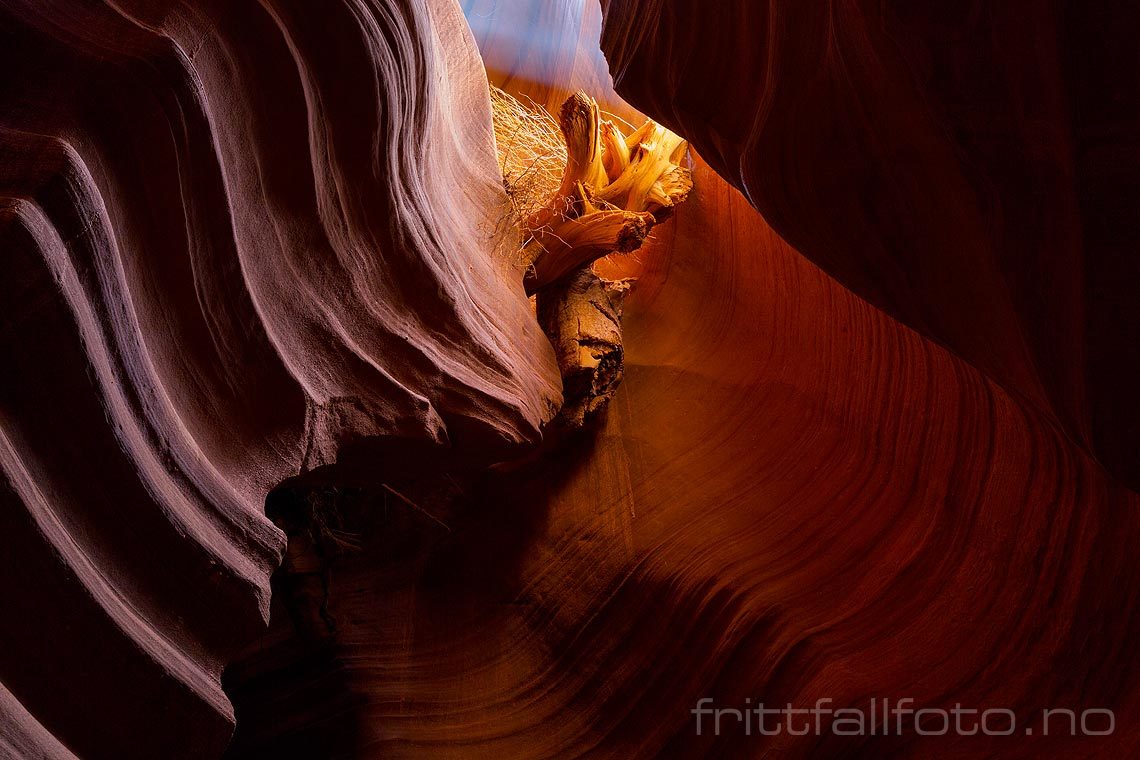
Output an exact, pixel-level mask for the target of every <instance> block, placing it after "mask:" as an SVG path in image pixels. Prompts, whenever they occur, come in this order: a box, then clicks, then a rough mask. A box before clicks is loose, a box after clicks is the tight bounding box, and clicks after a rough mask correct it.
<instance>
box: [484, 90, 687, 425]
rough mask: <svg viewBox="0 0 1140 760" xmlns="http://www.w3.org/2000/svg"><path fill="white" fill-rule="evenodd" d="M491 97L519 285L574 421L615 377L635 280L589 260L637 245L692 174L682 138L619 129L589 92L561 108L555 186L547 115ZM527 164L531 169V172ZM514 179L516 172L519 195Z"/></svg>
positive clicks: (565, 416)
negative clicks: (541, 193) (517, 243)
mask: <svg viewBox="0 0 1140 760" xmlns="http://www.w3.org/2000/svg"><path fill="white" fill-rule="evenodd" d="M492 103H493V105H494V107H495V116H496V125H495V131H496V136H497V140H498V142H499V151H500V166H501V167H502V169H503V177H504V183H505V184H506V186H507V192H508V195H511V197H512V201H513V202H514V203H515V208H516V210H522V209H525V212H526V213H525V218H523V219H522V226H523V229H524V232H525V234H526V243H525V245H524V247H523V259H524V263H525V264H526V265H527V273H526V276H525V279H524V284H525V286H526V290H527V292H528V293H530V294H537V309H538V318H539V322H540V324H541V325H542V328H543V330H544V331H545V333H546V336H547V337H548V338H549V339H550V342H551V343H552V344H553V345H554V349H555V354H556V356H557V358H558V365H559V369H560V370H561V373H562V384H563V399H564V400H563V408H562V412H561V413H560V416H559V419H560V422H561V423H562V424H563V425H565V426H568V427H581V426H582V425H583V424H584V423H585V421H586V420H587V419H589V417H590V416H591V415H593V414H594V413H596V412H597V411H599V410H600V409H602V408H603V407H604V406H605V404H606V402H607V401H608V400H609V398H610V397H611V396H612V395H613V394H614V393H615V392H616V390H617V386H618V384H619V382H620V381H621V377H622V372H623V356H624V352H623V348H622V337H621V311H622V301H623V299H624V296H625V293H626V292H627V291H628V290H629V288H630V286H631V285H632V280H621V281H607V280H605V279H603V278H601V277H599V276H598V275H597V274H595V273H594V271H593V268H592V265H593V262H594V261H596V260H597V259H599V258H601V257H603V256H607V255H609V254H611V253H629V252H631V251H634V250H637V249H638V248H640V247H641V245H642V243H643V242H644V241H645V239H646V238H647V237H648V235H649V232H650V230H652V229H653V226H654V225H655V224H659V223H660V222H662V221H664V220H665V219H667V218H668V217H669V216H670V214H671V213H672V211H673V208H674V207H675V206H676V205H677V204H678V203H681V202H682V201H684V200H685V198H687V197H688V194H689V191H690V190H691V189H692V185H693V182H692V176H691V174H690V172H689V170H688V169H686V168H684V167H682V166H680V165H679V164H680V162H681V161H682V160H683V158H684V155H685V150H686V148H687V145H686V143H685V141H684V140H682V139H681V138H680V137H679V136H677V135H675V134H673V133H672V132H670V131H669V130H667V129H665V128H663V127H661V126H659V125H657V124H656V123H654V122H652V121H646V122H645V123H644V124H643V125H642V126H641V127H639V128H637V129H636V130H635V131H633V132H632V133H631V134H629V135H626V134H624V133H623V132H622V130H621V128H620V127H619V126H618V125H617V124H615V123H614V121H612V120H610V119H604V118H602V114H601V112H600V111H599V109H598V104H597V103H596V102H595V101H594V100H593V99H592V98H590V97H589V96H588V95H585V94H584V93H581V92H578V93H575V94H574V95H572V96H570V97H569V98H568V99H567V100H566V102H565V103H563V104H562V109H561V111H560V113H559V119H558V129H559V130H560V131H561V133H562V139H563V140H564V141H565V169H564V170H563V172H562V176H561V178H560V179H559V180H557V185H556V188H555V183H554V181H553V176H552V172H551V168H552V167H551V166H550V160H549V159H550V156H551V155H553V154H554V153H555V152H557V153H561V150H560V147H561V146H552V144H551V143H552V129H551V125H550V124H549V122H548V121H547V120H543V119H541V118H531V117H529V116H527V114H526V112H525V109H524V107H523V106H521V104H519V103H518V102H517V101H514V100H513V99H512V98H510V96H509V95H506V94H505V93H503V92H502V91H496V92H495V93H494V97H493V98H492ZM528 130H529V131H528ZM528 135H529V138H530V139H529V143H528V141H527V138H528ZM516 157H529V158H528V159H524V160H530V161H532V162H533V164H532V165H531V166H526V167H520V166H518V165H517V164H518V163H519V159H518V158H516ZM532 166H533V167H535V168H536V169H537V171H530V169H531V168H532ZM512 178H519V179H516V180H515V181H516V182H517V183H518V187H517V192H512V191H513V190H515V189H516V187H515V186H513V185H512ZM523 178H525V180H524V179H523ZM542 179H548V180H549V185H550V189H551V192H550V197H549V200H548V201H547V202H546V203H544V204H542V205H541V206H539V207H538V208H537V210H535V209H534V205H536V204H533V199H534V197H535V188H536V184H537V182H538V181H539V180H542ZM524 182H525V184H523V183H524Z"/></svg>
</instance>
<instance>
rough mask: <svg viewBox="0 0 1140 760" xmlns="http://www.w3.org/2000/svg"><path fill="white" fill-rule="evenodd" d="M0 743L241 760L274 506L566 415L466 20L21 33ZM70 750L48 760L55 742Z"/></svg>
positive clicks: (332, 13) (12, 30)
mask: <svg viewBox="0 0 1140 760" xmlns="http://www.w3.org/2000/svg"><path fill="white" fill-rule="evenodd" d="M0 30H2V33H3V35H2V36H3V40H4V43H3V45H0V59H2V61H0V65H2V66H3V70H4V72H5V75H4V78H3V82H2V83H0V236H2V237H3V241H4V242H3V249H4V251H5V258H4V262H3V267H4V271H3V276H2V277H0V292H2V293H3V304H4V307H3V312H4V315H5V316H4V323H3V327H2V329H0V336H2V344H3V355H4V356H5V357H6V359H5V362H6V366H5V372H4V380H3V385H2V388H3V395H2V397H0V401H2V403H0V469H2V471H3V473H4V476H5V479H4V483H5V486H4V488H3V490H2V491H0V493H2V494H3V501H4V504H3V509H2V510H0V514H2V518H0V519H2V520H3V523H4V524H3V534H4V544H5V549H4V551H3V552H0V556H2V559H0V567H2V568H3V577H4V578H5V580H6V588H7V590H8V599H9V601H8V603H7V605H6V609H5V612H4V614H3V615H2V616H0V641H2V642H3V647H2V649H0V683H2V684H3V687H4V699H5V704H6V705H7V706H8V707H10V708H11V709H5V710H4V711H3V714H2V716H0V720H2V721H3V726H4V727H3V729H2V730H0V734H3V736H4V737H5V741H7V742H8V744H9V745H10V748H11V747H15V749H12V751H13V752H15V753H17V754H20V755H28V754H36V753H43V755H44V756H64V755H66V754H67V752H66V751H65V750H64V747H66V748H67V749H68V750H70V751H72V752H75V753H77V754H79V755H81V756H83V757H125V756H138V757H202V756H211V755H217V754H219V753H220V752H221V751H222V749H223V748H224V747H225V745H226V742H227V740H228V737H229V733H230V731H231V729H232V722H233V715H232V710H231V708H230V705H229V702H228V700H227V698H226V697H225V695H224V694H223V693H222V691H221V689H220V686H219V675H220V672H221V669H222V667H223V666H224V665H225V664H226V663H227V662H228V660H229V659H230V658H231V657H232V655H233V653H234V652H235V651H236V650H237V649H238V648H239V647H240V646H242V645H244V644H245V643H246V642H248V641H249V640H251V639H252V638H253V637H254V636H255V635H256V634H257V632H258V631H259V630H260V629H261V628H262V627H263V626H264V622H265V617H266V615H267V613H268V606H269V589H268V576H269V573H270V572H271V571H272V570H273V568H275V567H276V565H277V563H278V561H279V559H280V556H281V552H282V545H283V540H282V536H281V534H280V532H279V531H277V530H276V529H275V528H274V527H273V526H272V525H271V524H270V523H269V522H268V521H267V520H266V519H265V518H264V516H263V505H262V502H263V499H264V497H265V494H266V493H267V492H268V490H269V489H270V488H271V487H272V486H273V485H275V484H276V483H277V482H279V481H280V480H282V479H283V478H285V477H287V476H289V475H292V474H294V473H296V472H297V471H298V470H299V469H300V468H307V467H312V466H317V465H320V464H324V463H326V462H329V461H331V460H333V459H334V458H335V457H336V455H337V451H338V449H339V448H340V447H341V446H342V445H343V444H345V443H346V442H352V441H357V442H360V441H365V442H366V441H367V440H368V439H369V438H371V437H377V436H388V437H390V436H400V437H408V438H419V439H427V440H434V441H439V442H446V443H450V444H451V445H453V446H454V447H455V448H456V449H457V450H459V451H471V450H473V449H474V448H476V447H477V448H478V450H479V451H480V455H479V456H480V457H493V456H494V455H495V454H496V453H499V454H500V455H501V452H503V451H506V450H509V449H511V448H512V447H515V446H518V445H520V444H524V443H528V442H532V441H534V440H536V438H537V436H538V429H539V426H540V425H541V424H542V423H543V422H544V421H545V420H546V419H547V418H548V417H549V416H550V414H551V413H552V411H553V410H554V409H555V408H556V405H557V402H558V399H559V381H558V375H557V368H556V367H555V365H554V360H553V355H552V352H551V349H550V347H549V345H548V343H547V342H546V340H545V338H544V337H543V335H542V333H541V331H540V330H539V328H538V325H537V323H536V322H535V320H534V317H533V315H532V314H531V312H530V311H529V308H528V305H527V302H526V299H525V296H524V294H523V290H522V285H521V272H518V271H515V270H514V269H513V268H512V265H511V263H510V262H504V261H499V260H498V259H497V258H496V255H495V253H494V252H495V249H496V247H497V243H496V241H494V240H493V239H492V236H491V232H490V231H491V230H493V229H494V227H495V221H496V220H495V218H494V217H493V213H494V210H495V209H497V208H498V207H499V206H500V205H501V203H502V198H501V193H502V189H501V186H500V184H499V176H498V172H497V168H496V163H495V155H494V148H493V142H492V137H491V126H490V111H489V101H488V97H487V94H486V86H485V81H486V79H485V74H484V72H483V69H482V66H481V64H480V62H479V59H478V55H477V52H476V51H475V48H474V45H473V42H472V40H471V38H470V33H469V32H468V31H467V27H466V25H465V23H464V22H463V18H462V16H461V14H460V12H459V10H458V8H457V7H456V6H455V5H454V3H452V2H447V1H438V2H437V1H434V0H433V1H432V2H396V1H392V2H353V1H346V2H338V3H331V4H330V3H322V4H320V5H319V7H318V6H316V5H313V4H311V3H301V2H273V3H264V4H256V3H229V2H213V3H211V2H204V3H197V2H196V3H179V2H170V3H149V2H148V3H116V4H112V3H106V4H103V3H96V2H84V1H80V0H77V1H76V2H67V3H59V4H54V5H52V6H51V7H50V8H48V7H45V6H44V5H43V4H42V3H37V2H21V1H20V0H10V1H6V2H3V3H0ZM52 736H54V737H55V738H54V739H52V738H51V737H52Z"/></svg>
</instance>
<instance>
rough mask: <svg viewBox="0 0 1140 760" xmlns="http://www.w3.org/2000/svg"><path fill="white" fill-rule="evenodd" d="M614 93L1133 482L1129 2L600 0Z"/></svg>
mask: <svg viewBox="0 0 1140 760" xmlns="http://www.w3.org/2000/svg"><path fill="white" fill-rule="evenodd" d="M602 4H603V6H605V7H606V8H607V11H608V12H607V14H606V21H605V27H604V31H603V33H602V48H603V50H604V51H605V54H606V56H607V57H608V60H609V64H610V66H611V69H612V71H613V75H614V80H615V82H616V87H617V90H618V92H619V93H621V94H622V96H623V97H625V98H627V99H628V100H629V102H630V103H632V104H633V105H634V106H636V107H638V108H640V109H642V110H643V111H645V112H646V113H647V114H649V115H651V116H653V117H654V118H658V119H660V120H661V121H662V122H663V123H665V124H666V125H668V126H670V127H671V128H673V129H676V130H677V131H679V132H680V133H681V134H683V135H685V136H686V137H687V138H688V139H689V140H690V141H691V142H692V143H693V144H694V145H695V146H697V148H698V150H699V151H700V153H701V155H702V156H704V158H705V159H706V160H707V161H708V162H709V164H710V165H711V166H712V167H713V168H715V169H716V171H717V172H718V173H719V174H720V175H721V176H723V177H724V178H726V179H727V180H728V181H729V182H731V183H732V184H733V185H735V186H736V187H737V188H739V189H740V190H741V191H742V192H743V193H744V194H745V196H746V197H748V199H749V200H750V201H751V202H752V203H753V205H755V206H756V208H758V209H759V210H760V211H761V212H762V213H763V214H764V217H765V219H766V220H767V221H768V222H769V223H771V224H772V226H773V228H774V229H776V230H777V231H778V232H779V233H780V235H781V236H782V237H783V238H784V239H786V240H787V241H788V242H790V243H791V244H792V245H794V246H795V247H796V249H797V250H799V251H800V252H801V253H803V254H804V255H805V256H807V257H808V258H810V259H811V260H812V261H814V262H815V263H816V264H818V265H819V266H820V267H821V268H823V269H824V271H826V272H827V273H828V274H830V275H832V276H833V277H835V278H836V279H838V280H839V281H840V282H841V283H843V284H844V285H845V286H846V287H848V288H850V289H851V290H853V291H854V292H855V293H856V294H858V295H859V296H861V297H863V298H865V299H867V300H868V301H870V302H871V303H873V304H875V305H876V306H878V307H880V308H882V309H884V310H885V311H887V312H888V313H889V314H891V315H892V316H894V317H896V318H898V319H900V320H902V321H903V322H904V323H906V324H907V325H909V326H911V327H913V328H915V329H916V330H918V331H919V332H921V333H923V334H925V335H927V336H930V337H932V338H934V339H935V340H937V341H938V342H939V343H941V344H942V345H944V346H946V347H948V348H949V349H950V350H952V351H953V352H955V353H956V354H958V355H959V356H961V357H963V358H965V359H966V360H967V361H969V362H970V363H971V364H973V365H974V366H976V367H978V368H979V369H981V370H982V371H983V372H985V373H986V374H987V375H989V376H990V377H992V378H994V379H996V380H997V381H998V382H1000V383H1001V384H1002V385H1003V386H1004V387H1006V388H1008V389H1010V390H1011V391H1013V392H1015V393H1017V394H1018V395H1020V396H1022V397H1024V398H1026V399H1028V400H1029V401H1030V402H1031V403H1032V404H1033V405H1034V406H1036V407H1037V408H1038V409H1041V410H1043V411H1045V412H1046V413H1047V414H1048V416H1049V417H1051V418H1052V419H1053V420H1055V421H1056V422H1057V423H1058V424H1060V425H1061V426H1062V428H1063V429H1064V430H1065V432H1066V434H1067V435H1069V436H1070V437H1072V438H1073V439H1074V440H1075V441H1077V442H1078V443H1079V444H1080V445H1081V446H1083V447H1085V448H1086V450H1088V451H1090V452H1092V453H1093V454H1094V455H1095V456H1096V457H1097V458H1098V459H1099V460H1100V461H1101V462H1103V463H1104V464H1105V466H1106V467H1108V468H1109V470H1110V471H1112V472H1113V473H1114V474H1115V475H1116V476H1117V477H1120V478H1122V479H1124V480H1125V481H1127V482H1129V483H1130V484H1131V485H1132V486H1133V487H1136V486H1138V485H1140V456H1137V452H1140V405H1137V404H1136V403H1135V398H1134V396H1135V389H1136V388H1137V387H1138V386H1140V351H1137V350H1136V346H1137V345H1138V344H1140V310H1138V309H1137V308H1136V287H1137V283H1140V258H1137V257H1136V256H1135V255H1134V250H1135V246H1136V242H1137V241H1138V240H1140V216H1138V215H1137V214H1136V213H1135V211H1134V209H1135V207H1136V205H1137V201H1138V200H1140V195H1138V193H1140V186H1138V185H1137V182H1136V177H1137V172H1136V168H1137V159H1136V156H1137V150H1138V147H1140V142H1138V141H1140V136H1138V134H1140V133H1138V132H1137V129H1136V125H1137V123H1138V120H1140V54H1138V53H1137V52H1136V45H1135V44H1134V41H1133V40H1134V36H1135V32H1136V30H1137V27H1138V24H1140V16H1138V14H1137V12H1136V10H1135V9H1133V8H1131V7H1129V6H1128V5H1127V4H1124V3H1114V4H1111V5H1110V7H1102V8H1096V9H1093V8H1089V6H1088V5H1087V4H1086V3H1083V2H1080V1H1079V0H1068V1H1066V2H1062V3H1053V4H1050V3H1034V2H1012V3H1002V4H1000V5H999V6H994V5H992V4H990V3H985V2H961V3H953V4H939V3H918V4H916V3H913V2H909V1H908V0H888V2H879V0H858V1H857V2H847V3H838V2H830V1H829V0H812V1H810V2H800V1H799V0H771V1H770V2H753V1H752V0H728V1H727V2H723V3H717V5H716V7H715V8H710V7H709V5H708V3H706V2H703V0H682V1H681V2H671V1H667V0H631V1H630V0H622V1H620V2H619V1H617V0H613V1H612V2H611V1H608V0H602Z"/></svg>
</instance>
